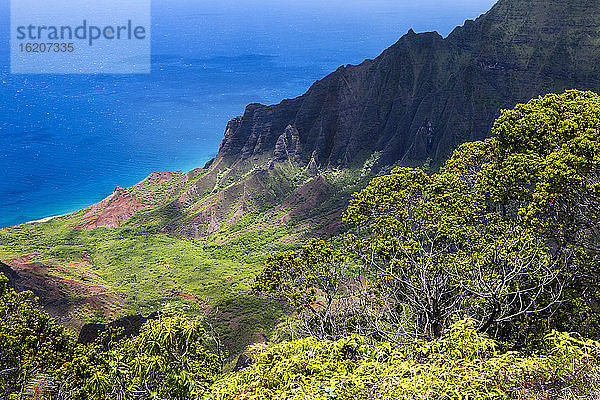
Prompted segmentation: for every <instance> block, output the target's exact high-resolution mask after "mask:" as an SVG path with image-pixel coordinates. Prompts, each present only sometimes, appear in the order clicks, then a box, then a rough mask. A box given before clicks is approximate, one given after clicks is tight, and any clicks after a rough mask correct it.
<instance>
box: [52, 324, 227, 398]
mask: <svg viewBox="0 0 600 400" xmlns="http://www.w3.org/2000/svg"><path fill="white" fill-rule="evenodd" d="M206 339H207V337H206V332H205V331H204V328H203V326H202V324H201V323H200V322H199V321H195V320H188V319H186V318H185V317H183V316H181V315H169V316H161V318H159V319H158V320H150V321H148V322H147V323H146V324H145V325H144V326H143V328H142V330H141V332H140V334H139V336H137V337H134V338H132V339H127V340H123V341H120V342H117V343H113V344H112V345H111V346H110V349H109V350H108V351H104V350H103V349H102V346H101V344H99V343H95V344H92V345H90V346H86V347H80V348H78V350H77V352H76V354H75V357H73V359H72V360H71V361H69V362H68V363H66V364H64V365H63V367H62V368H61V370H60V371H59V372H58V374H57V375H58V376H59V379H60V381H62V382H68V385H65V386H64V387H63V388H62V392H63V393H64V394H66V395H68V396H70V397H71V398H73V399H106V398H115V399H136V398H147V399H165V400H167V399H169V400H171V399H173V400H175V399H195V398H200V396H201V395H202V394H203V393H204V392H206V390H207V389H208V388H209V387H210V385H211V384H212V382H213V381H214V379H215V376H216V375H217V374H218V373H219V372H220V364H219V360H218V358H217V356H215V355H213V354H211V353H209V352H208V351H207V350H206V343H205V341H206Z"/></svg>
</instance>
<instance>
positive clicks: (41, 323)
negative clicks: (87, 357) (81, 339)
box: [0, 273, 73, 399]
mask: <svg viewBox="0 0 600 400" xmlns="http://www.w3.org/2000/svg"><path fill="white" fill-rule="evenodd" d="M7 283H8V279H7V278H6V277H5V276H4V275H3V274H1V273H0V338H2V343H0V393H1V397H2V398H5V399H12V398H15V399H16V398H20V395H21V393H23V392H26V391H27V390H28V387H29V389H31V390H32V391H35V392H37V393H38V394H44V393H45V392H47V391H48V390H49V389H50V386H51V384H52V382H51V380H46V379H42V378H40V377H42V376H44V377H45V376H48V375H51V374H52V373H53V372H54V370H55V369H57V368H58V367H59V366H60V365H61V364H62V363H63V362H65V361H66V360H67V359H68V358H69V357H70V355H71V353H72V350H73V340H72V338H71V336H70V335H69V334H68V332H67V331H66V330H65V329H64V328H63V327H62V326H59V325H56V323H55V322H54V320H53V319H52V318H50V316H49V315H48V314H47V313H46V312H44V311H43V310H41V309H40V307H39V305H38V301H37V298H34V297H33V293H32V292H29V291H25V292H21V293H17V292H16V291H15V290H14V289H11V288H9V287H8V285H7Z"/></svg>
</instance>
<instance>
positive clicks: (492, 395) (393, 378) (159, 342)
mask: <svg viewBox="0 0 600 400" xmlns="http://www.w3.org/2000/svg"><path fill="white" fill-rule="evenodd" d="M2 293H3V294H2V298H1V299H0V305H1V306H2V310H3V311H4V314H3V318H4V320H3V324H2V326H1V327H0V328H1V329H2V332H1V333H2V337H3V338H4V340H5V341H6V343H7V344H8V345H3V346H2V347H0V391H1V392H0V393H1V395H2V397H3V398H6V399H24V398H36V399H81V400H84V399H90V400H101V399H119V400H120V399H123V400H124V399H131V400H133V399H164V400H167V399H168V400H171V399H172V400H175V399H177V400H188V399H190V400H191V399H198V400H200V399H206V400H211V399H214V400H225V399H256V400H258V399H265V400H267V399H273V400H275V399H323V400H325V399H361V398H363V399H505V398H526V399H527V398H532V399H533V398H565V399H566V398H569V399H570V398H590V399H592V398H600V397H598V396H600V371H599V370H598V366H597V357H598V356H600V343H598V342H595V341H591V340H583V339H580V338H578V337H576V336H572V335H569V334H564V333H558V332H551V333H550V334H548V335H547V336H546V338H545V346H544V347H543V349H541V350H539V351H538V352H536V353H535V354H529V355H523V354H520V353H517V352H513V351H507V350H506V349H505V348H504V346H502V345H501V343H498V342H496V341H494V340H492V339H490V338H489V337H488V336H487V335H485V334H480V333H478V332H477V331H476V329H475V327H474V324H473V321H470V320H464V321H459V322H457V323H455V324H454V325H453V326H452V328H451V329H450V330H449V332H448V333H447V334H445V335H444V336H442V337H441V338H439V339H436V340H433V341H419V342H416V343H413V344H412V345H409V346H401V347H399V346H395V345H392V344H390V343H387V342H375V341H372V340H369V339H367V338H365V337H361V336H358V335H351V336H349V337H347V338H344V339H339V340H337V341H319V340H316V339H314V338H305V339H300V340H297V341H292V342H282V343H279V344H275V345H272V346H270V347H269V346H267V345H264V344H263V345H255V346H253V347H251V348H250V353H251V357H252V359H253V363H252V365H250V366H249V367H247V368H244V369H242V370H240V371H237V372H232V373H225V374H223V373H222V372H221V368H220V365H219V359H218V357H217V356H216V355H213V354H211V352H209V351H208V349H209V348H210V342H209V340H210V337H209V336H207V335H206V332H205V331H204V329H203V327H202V324H201V323H200V322H199V321H197V320H190V319H186V318H185V317H182V316H181V315H176V314H170V315H169V314H166V315H163V316H161V318H159V319H158V320H155V321H149V322H148V323H147V324H146V325H145V326H144V327H143V329H142V332H141V333H140V335H139V336H137V337H134V338H130V339H124V340H121V341H118V342H114V343H113V342H111V341H110V338H108V337H104V338H102V339H101V340H99V341H98V342H96V343H92V344H89V345H86V346H82V345H78V346H76V345H75V344H74V343H73V341H72V340H71V338H70V337H69V336H68V335H67V334H65V332H64V330H63V329H61V328H59V327H56V326H55V325H54V324H53V323H52V321H51V320H49V319H48V316H47V315H46V314H45V313H44V312H43V311H40V310H39V309H37V308H36V307H35V301H33V300H31V299H27V298H26V297H22V298H21V299H20V300H21V301H20V304H21V306H19V307H17V308H14V307H13V308H11V307H12V304H13V300H14V299H15V296H27V293H25V294H23V295H16V294H15V293H14V291H11V290H7V289H6V287H5V283H4V281H3V283H2ZM23 312H25V313H26V315H27V318H21V317H22V316H23V314H22V313H23ZM34 338H35V339H37V340H33V339H34ZM61 364H62V365H61ZM576 396H580V397H576Z"/></svg>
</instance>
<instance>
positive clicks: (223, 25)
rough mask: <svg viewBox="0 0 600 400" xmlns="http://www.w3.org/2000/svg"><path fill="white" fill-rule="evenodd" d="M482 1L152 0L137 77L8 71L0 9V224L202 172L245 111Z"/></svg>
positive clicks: (440, 26) (478, 8)
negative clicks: (146, 53)
mask: <svg viewBox="0 0 600 400" xmlns="http://www.w3.org/2000/svg"><path fill="white" fill-rule="evenodd" d="M156 3H158V2H157V1H155V4H156ZM438 3H440V4H438ZM492 3H493V1H489V0H488V1H476V0H472V1H463V2H460V1H459V2H457V3H453V4H452V5H447V4H445V5H444V4H441V2H436V1H433V0H431V1H429V2H425V3H423V4H421V5H420V6H416V5H414V4H410V3H408V2H404V1H396V2H391V1H389V2H388V1H384V0H380V1H371V2H366V1H365V2H359V1H355V2H354V3H352V2H349V3H348V2H344V3H342V2H336V1H333V2H330V3H327V6H324V5H323V4H322V3H321V2H316V1H307V2H306V3H303V2H291V1H287V2H286V1H279V2H268V1H262V2H261V1H249V0H248V1H241V2H233V1H231V2H228V1H222V2H219V4H218V5H215V4H212V3H210V4H204V3H202V2H194V1H191V0H190V1H189V2H184V1H175V0H163V1H161V2H160V4H159V5H155V6H154V8H153V10H152V11H153V24H152V25H153V27H152V54H153V56H152V73H151V74H150V75H138V76H135V75H115V76H109V75H62V76H61V75H10V74H9V72H8V71H9V57H8V52H7V46H6V43H7V41H8V39H7V38H8V33H9V31H8V29H9V28H8V25H9V21H8V4H7V3H6V1H3V2H1V3H0V21H1V23H0V40H1V42H2V43H3V44H4V45H3V46H2V49H1V50H0V227H5V226H10V225H15V224H19V223H23V222H26V221H29V220H34V219H39V218H42V217H46V216H50V215H58V214H64V213H68V212H71V211H75V210H77V209H80V208H83V207H85V206H87V205H89V204H91V203H94V202H97V201H99V200H101V199H102V198H104V197H105V196H107V195H108V194H110V193H111V192H112V190H113V189H114V188H115V186H117V185H118V186H124V187H125V186H130V185H132V184H135V183H136V182H138V181H140V180H141V179H143V178H144V177H145V176H147V175H148V174H150V173H151V172H153V171H166V170H170V171H172V170H184V171H185V170H190V169H193V168H196V167H200V166H203V165H204V163H205V162H206V161H208V160H209V159H210V158H211V157H212V156H214V154H215V153H216V151H217V150H218V147H219V143H220V140H221V138H222V134H223V131H224V128H225V125H226V123H227V121H228V120H229V119H230V118H232V117H235V116H237V115H240V114H241V113H243V110H244V108H245V105H246V104H248V103H252V102H261V103H266V104H271V103H277V102H279V101H281V100H282V99H284V98H291V97H295V96H298V95H300V94H302V93H303V92H304V91H306V90H307V89H308V88H309V86H310V85H311V83H312V82H313V81H315V80H316V79H320V78H322V77H323V76H324V75H326V74H327V73H329V72H331V71H333V70H335V69H336V67H337V66H338V65H341V64H348V63H353V64H354V63H358V62H360V61H362V60H363V59H366V58H373V57H375V56H377V55H378V54H379V53H380V52H381V51H383V50H384V49H385V48H386V47H388V46H390V45H391V44H393V43H394V42H395V41H396V40H397V39H398V38H399V37H400V36H402V34H404V33H405V32H406V31H407V30H408V29H409V28H410V27H414V28H415V30H416V31H424V30H433V29H437V30H438V31H439V32H440V33H442V34H444V35H446V34H448V33H449V32H450V30H451V28H452V27H453V26H455V25H457V24H461V23H462V22H463V20H464V19H465V18H473V17H476V16H477V15H479V14H480V13H481V12H484V11H485V10H486V9H488V8H489V6H490V5H491V4H492ZM443 7H446V8H443ZM448 7H452V8H448Z"/></svg>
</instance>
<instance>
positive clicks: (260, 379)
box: [209, 320, 600, 400]
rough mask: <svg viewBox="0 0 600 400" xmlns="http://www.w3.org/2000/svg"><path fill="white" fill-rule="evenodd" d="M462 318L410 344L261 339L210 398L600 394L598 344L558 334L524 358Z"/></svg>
mask: <svg viewBox="0 0 600 400" xmlns="http://www.w3.org/2000/svg"><path fill="white" fill-rule="evenodd" d="M500 347H501V346H499V344H498V343H496V342H495V341H493V340H491V339H490V338H489V337H487V336H486V335H482V334H480V333H478V332H477V330H476V329H475V327H474V324H473V321H468V320H465V321H460V322H458V323H456V324H454V325H453V326H452V328H451V329H450V330H449V332H448V333H447V334H446V335H444V336H443V337H441V338H440V339H437V340H434V341H431V342H419V343H415V344H413V345H410V346H402V347H397V346H392V345H390V344H389V343H373V342H371V341H369V340H368V339H366V338H364V337H361V336H351V337H348V338H345V339H340V340H338V341H316V340H315V339H313V338H306V339H301V340H298V341H295V342H284V343H280V344H277V345H275V346H273V347H271V348H267V347H264V346H255V347H254V348H253V352H254V358H255V362H254V364H253V365H251V366H250V367H248V368H245V369H243V370H241V371H239V372H237V373H232V374H228V375H225V376H223V377H222V378H221V379H220V380H219V381H218V382H217V383H216V384H215V385H214V386H213V389H212V391H211V394H210V396H209V398H210V399H215V400H225V399H253V400H259V399H260V400H263V399H265V400H266V399H290V400H291V399H309V398H310V399H316V400H320V399H323V400H324V399H359V398H364V399H389V400H394V399H411V400H412V399H415V400H416V399H419V400H429V399H507V398H520V397H519V396H523V397H524V396H527V395H529V396H532V398H533V396H549V397H543V398H554V397H550V396H557V395H560V394H564V393H571V394H575V395H579V396H588V398H592V396H594V395H598V393H599V392H598V390H599V385H598V381H597V378H598V369H597V365H596V361H595V357H596V356H597V355H598V352H599V351H600V344H599V343H597V342H593V341H588V340H581V339H577V338H576V337H573V336H570V335H568V334H559V333H552V334H551V335H549V336H548V338H547V341H546V345H545V348H544V350H543V351H542V352H541V353H540V354H537V355H532V356H528V357H523V356H522V355H520V354H518V353H515V352H503V351H500Z"/></svg>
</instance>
